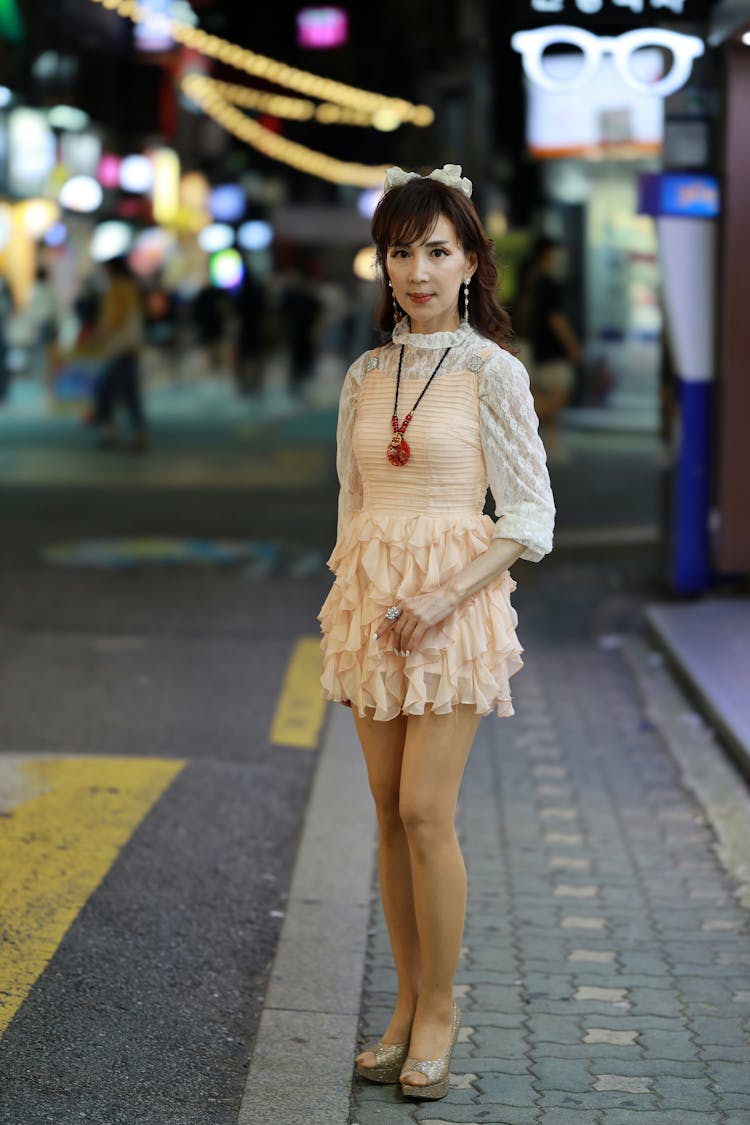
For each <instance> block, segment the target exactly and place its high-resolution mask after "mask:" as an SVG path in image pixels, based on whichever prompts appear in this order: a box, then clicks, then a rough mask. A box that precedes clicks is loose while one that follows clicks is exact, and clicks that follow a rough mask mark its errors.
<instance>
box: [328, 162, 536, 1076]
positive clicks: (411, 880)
mask: <svg viewBox="0 0 750 1125" xmlns="http://www.w3.org/2000/svg"><path fill="white" fill-rule="evenodd" d="M470 195H471V182H470V181H469V180H467V179H466V178H465V177H462V176H461V169H460V167H458V166H456V165H446V166H445V168H444V169H442V170H438V171H435V172H433V173H431V174H430V176H428V177H422V176H419V175H417V174H416V173H405V172H402V171H401V170H400V169H391V170H390V171H389V173H388V176H387V177H386V186H385V193H384V195H383V198H382V200H381V202H380V204H379V206H378V208H377V211H376V213H375V216H374V219H373V228H372V229H373V239H374V241H375V244H376V249H377V260H378V264H379V267H380V271H381V276H382V286H383V288H382V298H383V301H382V307H381V315H380V325H381V327H382V328H384V329H385V328H387V327H388V323H389V318H390V317H391V316H393V317H395V320H396V327H395V329H394V330H393V333H392V340H391V341H390V342H389V343H387V344H386V345H385V346H383V347H381V348H376V349H375V350H374V351H372V352H367V353H365V355H363V356H362V357H360V359H358V360H357V361H356V362H355V363H354V365H353V366H352V367H351V368H350V369H349V371H348V373H347V376H346V380H345V382H344V386H343V389H342V394H341V402H340V406H339V422H338V431H337V441H338V452H337V469H338V474H339V480H340V483H341V490H340V498H339V522H338V538H337V542H336V547H335V549H334V551H333V554H332V555H331V558H330V559H329V566H330V568H331V570H332V571H333V572H334V574H335V575H336V581H335V583H334V585H333V587H332V588H331V591H330V593H329V595H328V597H327V599H326V601H325V603H324V605H323V607H322V609H321V611H320V615H319V618H320V622H321V628H322V631H323V638H322V642H321V647H322V654H323V675H322V679H321V683H322V685H323V695H324V697H325V698H327V699H330V700H337V701H339V702H341V703H344V704H348V705H349V706H351V707H352V708H353V713H354V721H355V724H356V728H357V733H358V736H359V739H360V741H361V744H362V749H363V751H364V756H365V760H366V764H367V770H368V776H369V781H370V787H371V789H372V793H373V797H374V799H375V804H376V809H377V818H378V824H379V828H380V846H379V872H380V887H381V893H382V898H383V907H384V910H385V916H386V920H387V923H388V930H389V935H390V940H391V945H392V949H393V957H394V962H395V966H396V972H397V977H398V996H397V1000H396V1006H395V1010H394V1012H393V1016H392V1018H391V1020H390V1023H389V1024H388V1026H387V1028H386V1029H385V1031H384V1033H383V1036H382V1038H381V1039H380V1040H379V1042H378V1043H376V1044H374V1045H372V1046H371V1047H369V1048H367V1049H366V1050H365V1051H364V1052H362V1053H361V1054H360V1055H359V1056H358V1058H357V1069H358V1071H359V1073H360V1074H361V1075H363V1076H364V1077H365V1078H370V1079H372V1080H373V1081H375V1082H398V1081H400V1083H401V1088H402V1090H403V1093H404V1094H405V1095H407V1096H410V1097H420V1098H441V1097H443V1096H444V1095H445V1094H446V1093H447V1091H448V1072H449V1066H450V1057H451V1053H452V1050H453V1047H454V1045H455V1042H456V1039H457V1036H458V1029H459V1025H460V1013H459V1011H458V1009H457V1007H456V1006H455V1004H454V1003H453V1000H452V989H453V978H454V975H455V971H456V965H457V961H458V956H459V952H460V949H461V936H462V932H463V924H464V913H465V907H466V871H465V868H464V863H463V858H462V855H461V850H460V847H459V843H458V839H457V837H456V832H455V827H454V819H455V809H456V800H457V797H458V789H459V784H460V781H461V776H462V773H463V770H464V766H465V764H466V760H467V757H468V754H469V750H470V748H471V744H472V741H473V739H474V735H475V733H476V730H477V726H478V724H479V719H480V717H481V716H482V715H484V714H488V713H489V712H490V711H492V710H494V711H496V713H497V714H498V715H512V714H513V713H514V712H513V706H512V703H511V696H510V690H509V684H508V681H509V679H510V677H511V676H512V675H513V673H514V672H516V671H518V669H519V668H520V667H521V666H522V661H521V652H522V651H523V650H522V648H521V646H520V644H519V642H518V639H517V637H516V634H515V625H516V623H517V616H516V613H515V610H514V609H513V608H512V607H511V603H510V594H511V592H512V591H513V590H514V589H515V588H516V585H515V582H514V581H513V580H512V578H511V576H510V574H509V572H508V567H509V566H511V565H512V564H513V563H514V562H515V561H516V560H517V559H519V558H525V559H529V560H531V561H538V560H539V559H541V558H542V557H543V556H544V555H545V554H546V553H548V552H549V551H550V550H551V547H552V525H553V520H554V505H553V501H552V495H551V491H550V485H549V476H548V474H547V469H546V464H545V455H544V447H543V446H542V443H541V441H540V439H539V436H538V432H537V419H536V416H535V414H534V408H533V402H532V399H531V394H530V391H529V379H528V375H527V374H526V370H525V368H524V367H523V366H522V365H521V364H520V363H519V361H518V360H516V359H515V358H514V357H513V356H512V355H511V354H510V352H509V351H507V350H506V348H507V342H508V337H509V327H508V318H507V315H506V314H505V313H504V312H503V310H502V309H501V308H500V307H499V305H498V304H497V301H496V298H495V288H496V269H495V265H494V261H493V256H492V245H491V243H490V241H489V240H488V239H487V237H486V235H485V234H484V231H483V230H482V227H481V224H480V222H479V218H478V216H477V213H476V211H475V209H474V207H473V205H472V204H471V203H470V201H469V197H470ZM391 300H392V302H393V303H392V308H393V313H391ZM391 327H392V320H391ZM389 439H390V440H389ZM488 480H489V482H490V484H491V487H492V491H493V495H494V498H495V505H496V509H497V515H498V517H499V518H498V522H497V524H495V525H493V522H492V520H491V519H490V517H489V516H485V515H483V514H482V509H483V504H484V499H485V492H486V487H487V481H488Z"/></svg>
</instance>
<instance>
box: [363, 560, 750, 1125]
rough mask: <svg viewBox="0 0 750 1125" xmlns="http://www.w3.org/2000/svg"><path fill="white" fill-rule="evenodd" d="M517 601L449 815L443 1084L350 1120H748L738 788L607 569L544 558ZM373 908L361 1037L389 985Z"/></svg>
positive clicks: (369, 1096)
mask: <svg viewBox="0 0 750 1125" xmlns="http://www.w3.org/2000/svg"><path fill="white" fill-rule="evenodd" d="M561 564H562V565H561ZM595 570H598V575H595V574H594V573H592V572H594V571H595ZM586 571H588V575H586V573H584V572H586ZM587 576H588V578H589V579H593V584H592V586H591V587H589V589H590V590H593V594H591V593H590V594H589V595H588V596H587V595H586V593H585V580H586V577H587ZM597 578H598V582H597ZM611 585H612V583H610V587H611ZM535 587H536V588H535ZM518 593H519V595H520V596H519V597H518V598H517V599H516V600H517V604H518V606H519V616H520V625H519V633H520V635H521V638H522V643H524V644H525V646H526V652H525V661H526V665H525V668H524V669H523V670H522V671H521V672H520V673H519V674H518V676H517V677H515V679H514V682H513V688H514V699H515V706H516V712H517V714H516V716H515V717H514V718H512V719H510V720H503V721H500V720H497V721H495V722H493V721H492V720H491V719H485V720H484V721H483V723H482V724H481V726H480V733H479V736H478V738H477V741H476V744H475V746H474V748H473V750H472V754H471V756H470V759H469V766H468V768H467V772H466V775H465V779H464V783H463V787H462V793H461V800H460V806H459V814H458V826H459V832H460V836H461V840H462V846H463V849H464V854H465V857H466V862H467V868H468V872H469V906H468V914H467V922H466V929H465V938H464V949H463V953H462V957H461V961H460V965H459V970H458V974H457V984H456V998H457V999H458V1001H459V1003H460V1005H461V1007H462V1009H463V1022H464V1026H463V1029H462V1033H461V1038H460V1041H459V1046H458V1047H457V1050H456V1052H455V1055H454V1059H453V1065H452V1075H453V1077H452V1082H451V1089H450V1092H449V1094H448V1096H447V1097H446V1098H445V1099H444V1100H442V1101H439V1102H432V1103H430V1102H423V1103H413V1104H408V1103H405V1102H404V1100H403V1099H402V1097H401V1094H400V1091H399V1089H398V1087H392V1086H386V1087H380V1086H375V1085H372V1084H369V1083H366V1082H364V1081H361V1080H359V1079H355V1081H354V1085H353V1097H352V1103H353V1107H352V1114H351V1117H350V1121H351V1122H352V1123H354V1122H356V1123H357V1125H375V1123H378V1125H402V1123H407V1122H422V1123H424V1125H446V1123H448V1122H464V1123H474V1125H484V1123H493V1125H495V1123H496V1125H531V1123H535V1125H536V1123H538V1122H541V1123H544V1125H693V1123H696V1125H697V1123H699V1122H700V1123H702V1125H747V1123H748V1121H750V1071H749V1070H748V1067H747V1060H748V1046H747V1042H748V1033H749V1032H750V942H749V941H748V934H749V933H750V915H749V914H748V909H747V908H748V907H750V888H749V887H748V884H747V882H746V883H745V884H744V889H743V884H741V883H738V882H737V879H738V878H745V879H746V880H747V877H748V869H750V831H749V830H748V825H749V824H750V816H748V813H749V812H750V802H749V801H748V797H747V793H746V791H745V790H744V788H743V787H742V785H741V783H739V782H738V780H737V778H736V776H735V775H734V773H733V771H732V767H731V766H729V765H727V763H726V761H725V758H724V755H723V753H722V751H721V749H720V748H719V747H718V746H717V745H716V743H715V742H714V741H713V740H712V738H711V736H710V732H708V731H707V729H706V728H705V727H703V725H702V723H701V720H700V719H699V718H698V716H697V715H696V714H695V713H694V712H693V711H692V709H691V707H690V705H689V704H688V703H686V701H685V699H684V697H682V696H681V695H680V693H679V692H678V690H677V688H676V687H675V685H674V682H673V680H672V678H671V676H670V675H669V673H668V672H667V671H666V668H665V667H664V665H663V663H662V660H661V657H660V656H659V655H658V654H657V653H654V652H652V651H651V650H650V649H649V648H648V647H647V646H646V644H645V643H644V641H643V639H642V637H641V635H640V632H641V630H640V628H639V627H638V626H637V621H638V617H639V614H638V613H637V612H636V611H637V605H636V604H633V605H629V603H628V602H627V599H625V600H624V601H623V599H622V597H620V598H619V600H618V599H615V600H614V601H613V600H612V598H611V596H610V597H609V599H608V598H607V583H606V572H605V571H604V569H603V568H595V567H593V566H591V565H584V564H583V563H581V564H579V568H578V575H577V576H576V573H575V571H574V570H573V568H572V567H567V568H566V566H565V564H564V560H563V559H561V558H560V557H559V556H558V560H557V565H556V566H555V565H553V564H552V562H551V561H550V563H549V564H548V565H547V567H546V569H545V570H544V572H542V570H541V568H540V571H539V574H538V576H537V575H536V574H535V575H533V576H529V574H528V570H526V571H524V575H523V585H519V592H518ZM561 594H562V596H561ZM607 601H609V605H607ZM524 602H528V605H527V607H526V608H525V607H524V604H523V603H524ZM618 615H619V617H620V619H621V620H622V621H623V623H624V629H625V631H624V632H620V633H615V634H613V633H606V632H602V631H601V626H602V624H604V625H605V627H606V621H607V619H608V618H609V619H610V620H611V619H612V617H613V616H615V617H617V616H618ZM545 617H546V622H545ZM634 626H635V627H634ZM691 786H692V788H691ZM696 794H698V796H697V795H696ZM698 797H700V799H698ZM709 814H710V816H711V818H712V819H709ZM717 835H718V839H719V842H720V845H721V846H720V849H719V850H718V851H717ZM720 859H723V861H724V863H725V864H727V865H728V866H731V868H732V870H733V874H732V875H730V874H729V873H728V872H727V870H726V869H725V867H724V866H723V865H722V862H721V861H720ZM738 894H739V896H740V898H741V899H742V900H743V901H744V903H745V907H743V906H742V904H741V901H740V900H739V898H738ZM372 902H373V907H372V919H371V933H370V941H369V946H368V951H367V968H366V976H365V985H364V992H363V998H362V1016H361V1027H360V1033H361V1034H360V1041H361V1042H364V1041H365V1040H366V1039H368V1038H370V1037H371V1036H377V1035H378V1034H379V1032H380V1031H382V1028H383V1026H384V1025H385V1023H386V1022H387V1017H388V1013H389V1005H390V1004H392V998H393V995H394V987H395V980H394V975H393V972H392V970H391V968H390V953H389V949H388V940H387V934H386V930H385V925H384V920H383V918H382V914H381V911H380V906H379V903H378V900H377V896H376V894H375V889H374V891H373V899H372Z"/></svg>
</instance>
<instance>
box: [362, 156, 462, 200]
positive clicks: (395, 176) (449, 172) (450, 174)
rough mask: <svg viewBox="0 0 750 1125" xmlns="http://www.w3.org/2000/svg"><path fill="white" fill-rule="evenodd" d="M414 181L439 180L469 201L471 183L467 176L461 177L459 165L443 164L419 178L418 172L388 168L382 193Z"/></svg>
mask: <svg viewBox="0 0 750 1125" xmlns="http://www.w3.org/2000/svg"><path fill="white" fill-rule="evenodd" d="M415 179H416V180H421V179H427V180H439V181H440V183H441V184H447V186H448V187H452V188H457V189H458V190H459V191H462V192H463V193H464V195H465V196H467V197H468V198H469V199H471V192H472V183H471V180H470V179H468V177H467V176H462V175H461V165H460V164H444V165H443V167H442V168H436V169H435V171H434V172H430V174H429V176H420V174H419V172H404V170H403V168H389V169H388V171H387V172H386V174H385V187H384V188H383V191H384V192H386V191H390V190H391V188H394V187H402V186H403V185H404V184H408V182H409V180H415Z"/></svg>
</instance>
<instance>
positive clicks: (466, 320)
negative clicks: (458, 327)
mask: <svg viewBox="0 0 750 1125" xmlns="http://www.w3.org/2000/svg"><path fill="white" fill-rule="evenodd" d="M470 281H471V278H470V277H465V278H464V324H468V323H469V282H470Z"/></svg>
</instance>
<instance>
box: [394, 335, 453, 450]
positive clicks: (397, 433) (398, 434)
mask: <svg viewBox="0 0 750 1125" xmlns="http://www.w3.org/2000/svg"><path fill="white" fill-rule="evenodd" d="M405 351H406V348H405V347H404V345H403V344H402V345H401V354H400V355H399V357H398V373H397V375H396V399H395V402H394V403H393V417H392V418H391V425H392V426H393V437H392V438H391V440H390V442H389V444H388V448H387V449H386V451H385V454H386V457H387V458H388V460H389V461H390V463H391V464H392V465H395V467H396V468H399V467H400V466H401V465H405V464H406V462H407V461H408V460H409V457H410V456H411V450H410V449H409V445H408V443H407V442H406V441H405V439H404V434H405V433H406V428H407V426H408V425H409V423H410V422H411V420H412V418H413V417H414V411H415V410H416V409H417V407H418V406H419V404H420V402H421V401H422V399H423V398H424V396H425V395H426V394H427V388H428V387H429V385H430V383H431V382H432V380H433V379H434V378H435V376H436V375H437V373H438V371H439V370H440V368H441V367H442V365H443V360H444V359H445V357H446V356H447V354H448V352H449V351H450V348H446V349H445V351H444V352H443V354H442V355H441V357H440V360H439V362H438V365H437V367H436V368H435V370H434V371H433V373H432V375H430V377H429V379H428V380H427V383H426V384H425V386H424V388H423V389H422V393H421V395H420V396H419V398H418V399H417V401H416V402H415V403H414V405H413V406H412V408H411V410H410V411H409V413H408V414H407V415H406V417H405V418H404V420H403V422H402V423H401V425H400V426H399V424H398V389H399V386H400V384H401V364H402V363H403V362H404V352H405Z"/></svg>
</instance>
